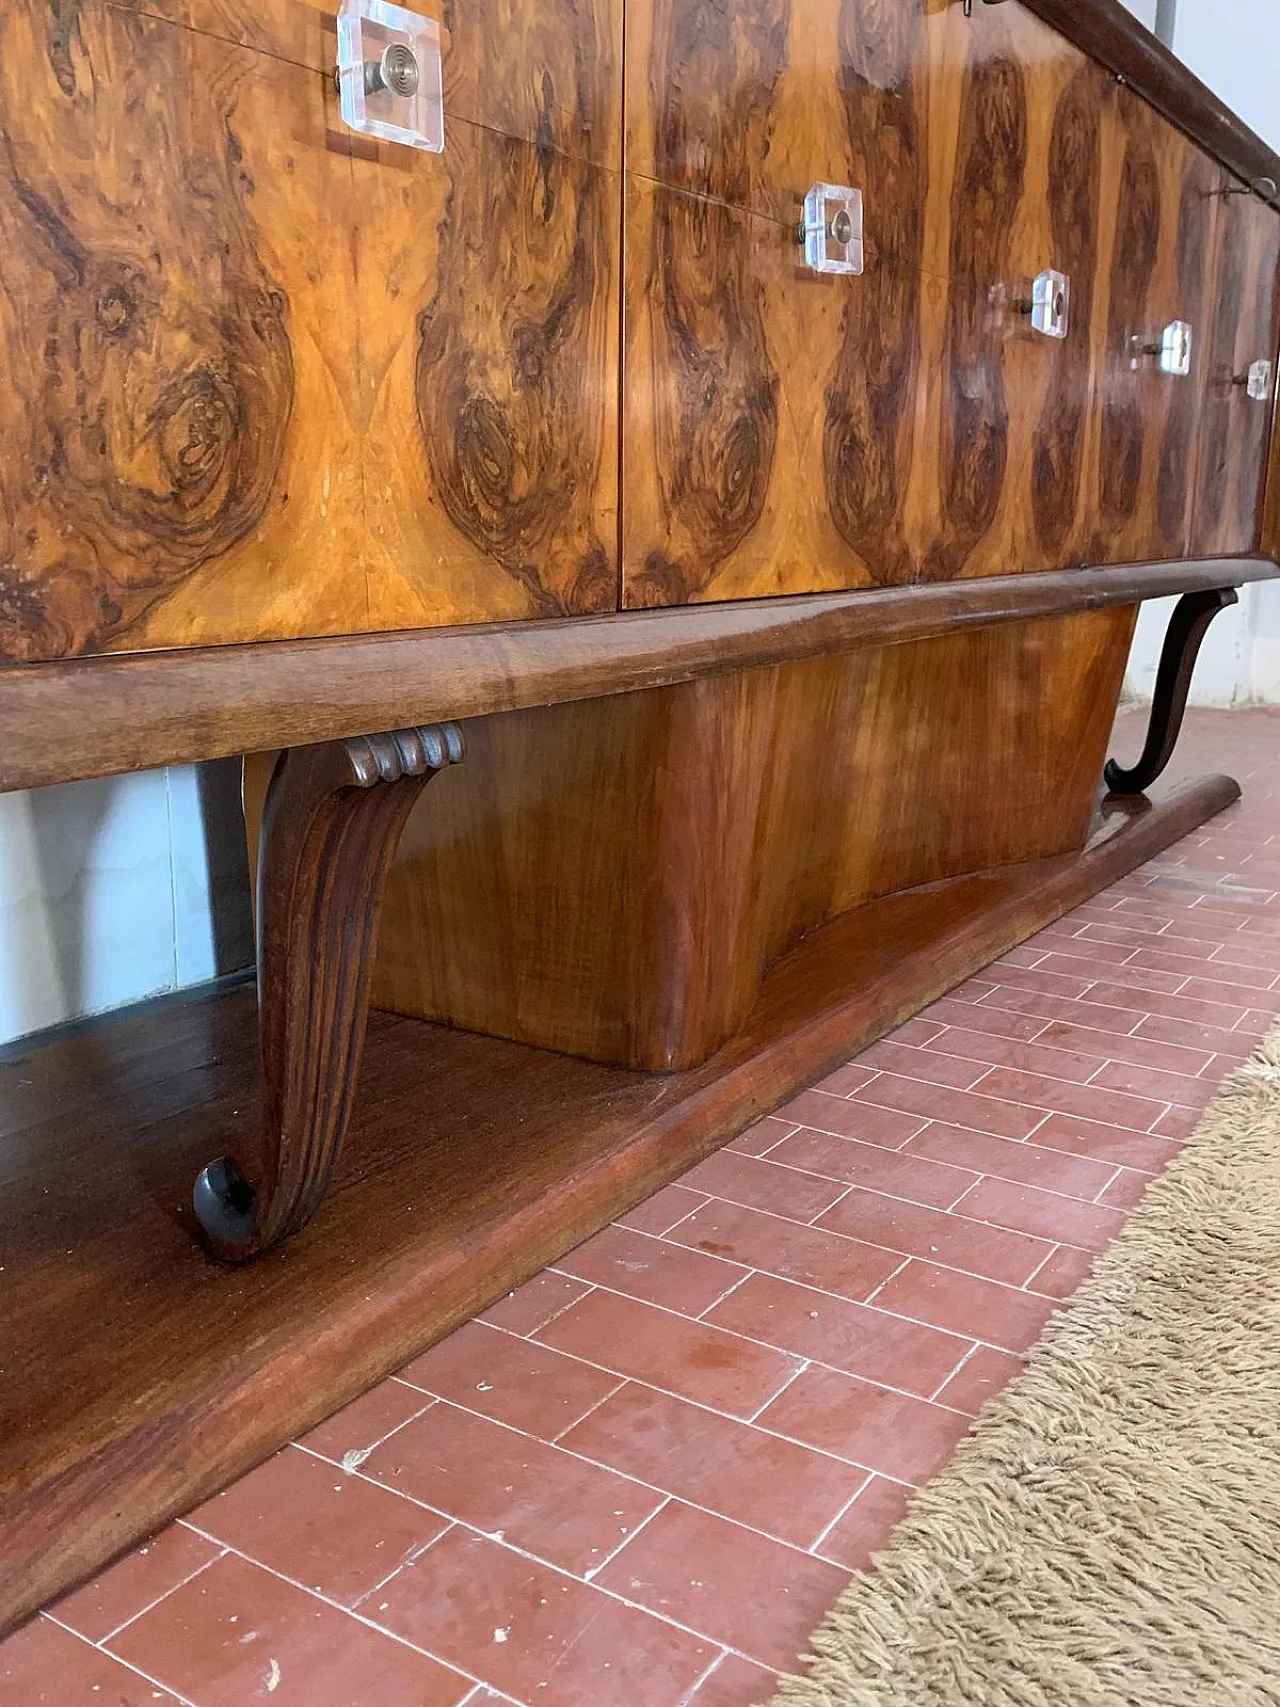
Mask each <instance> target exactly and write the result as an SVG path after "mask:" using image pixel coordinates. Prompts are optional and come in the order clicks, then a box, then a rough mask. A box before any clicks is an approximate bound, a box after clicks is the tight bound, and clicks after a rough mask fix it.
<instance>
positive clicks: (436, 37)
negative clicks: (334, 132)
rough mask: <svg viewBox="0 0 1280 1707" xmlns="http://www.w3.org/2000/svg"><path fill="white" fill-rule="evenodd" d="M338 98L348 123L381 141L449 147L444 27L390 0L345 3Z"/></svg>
mask: <svg viewBox="0 0 1280 1707" xmlns="http://www.w3.org/2000/svg"><path fill="white" fill-rule="evenodd" d="M337 78H338V93H339V96H340V97H341V101H342V118H343V122H344V124H347V125H349V126H350V127H351V129H352V130H357V131H359V132H361V134H362V135H364V136H376V137H377V138H378V139H379V141H382V142H400V143H403V144H404V145H405V146H406V147H408V148H424V149H427V150H428V151H429V152H430V153H433V154H439V153H440V152H441V150H442V149H443V148H444V90H443V74H442V70H441V63H440V26H439V24H438V23H437V22H436V20H435V19H434V18H422V17H419V16H418V14H417V13H416V12H407V11H405V9H404V7H403V6H393V5H391V4H389V0H342V5H341V7H340V9H339V11H338V71H337Z"/></svg>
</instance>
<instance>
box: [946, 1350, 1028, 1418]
mask: <svg viewBox="0 0 1280 1707" xmlns="http://www.w3.org/2000/svg"><path fill="white" fill-rule="evenodd" d="M978 1349H979V1347H978V1343H977V1342H976V1341H975V1342H974V1344H973V1345H971V1346H970V1347H969V1349H968V1351H966V1352H965V1354H964V1356H963V1357H962V1358H961V1359H960V1361H959V1363H957V1364H956V1366H955V1368H954V1369H953V1370H952V1371H951V1373H950V1374H949V1375H946V1376H944V1377H943V1379H942V1380H941V1381H939V1383H938V1385H937V1386H936V1387H935V1388H934V1390H933V1392H932V1393H931V1394H930V1395H929V1403H930V1404H931V1405H936V1404H938V1403H940V1400H939V1398H938V1395H939V1394H940V1393H941V1392H942V1389H943V1388H944V1387H947V1386H949V1385H950V1384H951V1382H952V1381H954V1380H955V1378H956V1376H957V1375H959V1373H960V1371H961V1370H962V1369H963V1368H964V1366H965V1364H966V1363H968V1361H969V1359H970V1358H971V1357H972V1356H973V1355H974V1353H975V1352H976V1351H977V1350H978ZM1025 1355H1026V1353H1025V1352H1021V1353H1019V1352H1011V1353H1010V1356H1013V1357H1018V1356H1025ZM950 1408H951V1409H953V1410H954V1409H955V1408H956V1407H955V1406H951V1407H950Z"/></svg>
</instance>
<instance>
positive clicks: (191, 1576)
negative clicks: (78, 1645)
mask: <svg viewBox="0 0 1280 1707" xmlns="http://www.w3.org/2000/svg"><path fill="white" fill-rule="evenodd" d="M178 1522H179V1523H182V1519H181V1518H179V1519H178ZM183 1527H184V1528H188V1527H190V1526H189V1525H186V1524H183ZM154 1539H155V1537H154V1536H153V1537H152V1540H154ZM217 1545H218V1546H220V1547H221V1546H222V1543H221V1542H218V1543H217ZM225 1551H226V1549H225V1547H224V1548H223V1553H225ZM223 1553H215V1554H214V1556H213V1557H212V1559H206V1560H205V1561H204V1563H203V1564H201V1565H197V1566H196V1568H195V1570H194V1571H188V1572H187V1574H186V1576H185V1577H182V1578H181V1579H180V1580H179V1581H178V1582H176V1583H171V1584H170V1585H169V1587H168V1588H167V1589H165V1591H164V1593H163V1594H158V1595H157V1596H156V1597H155V1599H154V1600H149V1601H148V1602H147V1604H146V1605H145V1606H142V1607H139V1608H138V1610H137V1611H136V1612H131V1613H130V1614H129V1616H128V1617H127V1618H126V1619H124V1620H123V1621H122V1622H121V1623H119V1624H117V1625H116V1627H115V1628H114V1629H113V1630H108V1631H107V1633H106V1635H105V1636H99V1637H98V1640H97V1641H96V1642H94V1643H93V1646H94V1647H95V1648H102V1647H104V1644H105V1643H107V1642H112V1641H114V1640H115V1638H116V1637H117V1636H118V1635H119V1634H120V1632H121V1631H122V1630H127V1629H128V1628H129V1626H130V1624H136V1623H137V1621H138V1619H139V1618H142V1617H143V1616H144V1615H145V1614H146V1613H148V1612H150V1611H151V1610H152V1609H153V1608H154V1607H157V1606H159V1604H160V1602H161V1601H162V1600H168V1598H169V1596H170V1595H171V1594H174V1593H176V1591H177V1590H178V1589H180V1588H183V1587H185V1586H186V1584H187V1583H189V1582H194V1581H195V1579H196V1578H197V1577H198V1576H200V1575H201V1574H202V1573H203V1572H204V1571H207V1570H208V1569H209V1566H210V1565H216V1564H217V1562H218V1560H219V1559H221V1558H222V1556H223ZM59 1622H60V1621H59ZM68 1628H69V1626H68ZM76 1633H77V1635H78V1634H79V1632H78V1631H77V1632H76ZM85 1639H86V1641H87V1640H88V1638H87V1637H86V1638H85Z"/></svg>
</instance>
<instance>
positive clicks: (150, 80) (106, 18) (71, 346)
mask: <svg viewBox="0 0 1280 1707" xmlns="http://www.w3.org/2000/svg"><path fill="white" fill-rule="evenodd" d="M220 57H225V56H220ZM254 69H255V68H254V66H253V64H252V62H251V61H249V60H248V59H247V58H246V56H244V55H231V56H229V63H226V64H223V65H222V66H220V67H218V68H216V69H215V66H214V64H213V62H212V55H211V54H210V52H209V49H208V47H207V46H206V45H205V44H203V43H200V42H198V41H195V40H194V39H190V38H186V37H184V36H182V35H180V34H179V33H178V32H176V31H171V30H164V29H157V28H156V27H155V26H152V25H150V24H147V23H145V22H142V21H140V20H130V19H127V18H124V17H122V16H120V15H119V14H117V13H115V12H113V11H111V10H109V9H108V8H106V7H104V6H88V7H85V8H83V9H81V8H80V7H79V6H77V5H72V6H70V7H68V8H56V7H51V6H48V5H34V4H33V5H20V6H16V7H9V8H7V9H6V11H5V13H4V17H3V20H0V91H2V93H0V102H2V105H3V128H4V150H3V157H2V158H0V351H2V354H0V363H2V364H3V370H4V372H3V380H4V383H3V401H2V402H0V464H2V466H3V474H2V475H0V479H2V480H3V486H4V492H3V504H2V506H0V516H2V518H3V520H2V522H0V527H2V529H3V532H2V534H0V655H4V656H9V657H17V658H39V657H56V656H62V655H64V654H66V653H69V652H76V651H87V650H94V649H97V648H99V647H101V646H102V645H103V643H104V642H106V641H107V640H109V639H110V638H111V637H112V636H113V635H114V634H116V633H117V632H119V630H120V629H121V628H123V627H126V626H128V624H130V623H131V622H133V621H135V620H136V619H137V618H138V616H140V615H141V614H142V613H143V612H144V611H145V610H146V609H147V608H148V607H149V606H150V605H152V604H154V603H155V602H156V601H157V600H158V599H161V598H163V597H164V596H165V594H166V593H168V592H170V591H171V590H172V589H173V588H174V587H176V586H178V585H180V584H181V583H182V581H184V580H185V579H187V578H188V577H189V576H191V575H193V574H196V573H198V572H199V571H200V570H201V569H202V568H204V567H205V566H206V565H207V564H209V563H212V562H216V561H217V560H218V559H220V558H225V557H226V556H227V555H228V554H229V553H231V552H233V551H234V550H235V548H236V547H237V546H241V545H243V543H244V542H245V540H246V539H247V538H249V537H250V536H251V535H252V534H253V533H254V532H255V531H256V530H257V529H258V528H259V527H260V526H261V525H262V523H263V521H264V519H265V517H266V515H267V512H268V510H269V508H270V507H271V505H272V500H273V495H274V494H275V491H276V488H277V485H278V483H279V481H280V478H281V474H282V471H283V467H284V463H285V456H286V443H287V439H288V434H289V426H290V421H291V417H292V413H293V408H294V399H295V394H296V386H297V376H296V368H295V358H294V352H293V339H292V336H291V331H292V328H291V325H290V320H291V316H290V311H289V301H288V296H287V294H286V291H285V289H284V288H283V283H282V279H281V277H280V276H279V272H278V269H277V268H276V267H274V266H273V265H272V264H271V262H270V260H269V258H268V257H267V256H266V255H265V254H264V253H263V250H262V246H261V245H260V243H259V241H258V232H257V222H256V218H255V215H254V214H253V213H252V212H251V203H252V200H253V196H254V190H255V186H254V182H253V177H252V171H251V168H250V167H248V166H247V165H246V162H245V154H244V146H243V143H242V141H241V135H240V130H241V125H242V123H243V121H244V119H245V118H247V117H248V114H247V113H245V112H243V111H242V112H240V113H239V114H238V115H237V116H236V117H235V118H234V119H233V117H232V114H233V112H234V111H235V109H236V108H237V106H238V105H239V97H240V89H241V87H242V85H243V83H244V80H245V78H246V76H250V75H252V72H253V70H254ZM204 76H212V77H213V78H214V81H215V86H216V95H215V101H216V104H217V106H218V107H220V108H221V112H222V116H223V120H224V124H223V126H222V128H221V133H220V134H219V132H218V131H214V132H213V133H212V134H210V133H209V132H208V131H206V130H205V129H204V127H205V126H206V125H207V124H208V120H209V117H210V113H209V111H208V109H206V110H205V111H204V112H200V111H198V110H194V109H193V106H192V104H191V103H190V102H189V101H188V100H187V99H186V98H185V96H184V91H186V90H187V89H189V88H190V87H192V86H193V85H194V83H195V81H196V79H197V78H199V77H204ZM290 93H293V94H295V96H297V95H300V94H301V91H299V90H297V89H296V88H295V89H293V90H291V91H290ZM287 100H288V96H287V95H286V102H287ZM294 111H295V113H296V112H297V102H296V100H295V103H294ZM312 111H313V113H314V115H315V116H317V117H318V115H319V109H318V106H315V107H313V109H312ZM144 138H145V148H142V147H140V143H141V142H142V140H143V139H144ZM184 172H185V173H190V174H191V179H192V182H191V186H190V189H187V188H185V187H182V188H179V190H178V193H177V194H176V195H175V194H174V186H175V182H176V174H179V173H184Z"/></svg>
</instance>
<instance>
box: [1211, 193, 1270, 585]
mask: <svg viewBox="0 0 1280 1707" xmlns="http://www.w3.org/2000/svg"><path fill="white" fill-rule="evenodd" d="M1216 246H1217V265H1216V269H1215V288H1214V296H1213V313H1212V317H1211V320H1210V323H1209V324H1208V325H1207V326H1206V334H1207V336H1206V340H1205V350H1204V355H1205V358H1206V360H1205V368H1204V375H1203V379H1204V387H1205V403H1204V426H1203V430H1202V433H1201V446H1200V460H1199V468H1198V470H1197V473H1196V481H1195V508H1194V514H1193V519H1192V525H1191V537H1190V547H1191V550H1192V551H1193V552H1194V553H1196V554H1197V555H1201V554H1203V555H1205V556H1215V555H1216V556H1224V557H1225V556H1227V555H1229V554H1230V553H1232V552H1235V551H1238V550H1245V551H1253V550H1256V549H1257V545H1258V541H1259V538H1260V534H1261V525H1262V518H1261V499H1262V485H1263V481H1264V477H1265V474H1266V459H1267V452H1268V449H1269V447H1270V442H1271V427H1272V419H1273V416H1274V411H1275V390H1276V374H1277V367H1276V346H1277V339H1278V338H1280V324H1278V317H1280V297H1278V295H1277V266H1278V265H1280V214H1277V213H1276V212H1274V211H1273V210H1272V209H1271V208H1269V207H1264V206H1263V205H1262V203H1261V202H1258V201H1255V200H1253V199H1252V198H1250V197H1246V196H1232V197H1230V198H1228V199H1227V200H1225V201H1223V202H1221V204H1220V213H1219V217H1218V224H1217V237H1216ZM1259 360H1261V361H1269V362H1270V363H1271V385H1270V393H1269V396H1268V397H1267V399H1266V400H1265V401H1257V400H1255V399H1253V398H1251V397H1249V396H1248V394H1247V392H1246V389H1245V383H1244V382H1245V380H1246V379H1247V377H1248V371H1249V367H1250V364H1251V363H1253V362H1255V361H1259Z"/></svg>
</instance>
